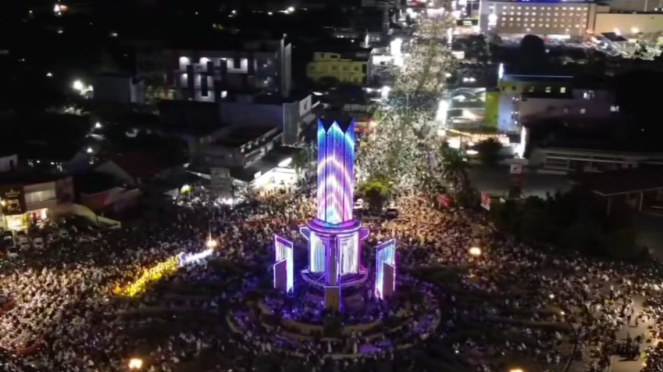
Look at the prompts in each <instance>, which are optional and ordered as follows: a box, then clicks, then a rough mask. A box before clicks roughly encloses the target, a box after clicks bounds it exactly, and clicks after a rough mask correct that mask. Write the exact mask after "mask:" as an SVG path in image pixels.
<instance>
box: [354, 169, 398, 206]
mask: <svg viewBox="0 0 663 372" xmlns="http://www.w3.org/2000/svg"><path fill="white" fill-rule="evenodd" d="M391 187H392V183H391V181H389V179H388V178H387V177H385V176H377V177H373V178H370V179H368V180H367V181H366V182H364V183H362V184H361V185H359V192H360V193H361V195H362V196H363V197H364V198H365V199H366V201H367V202H368V205H369V207H370V209H371V210H375V211H382V209H384V204H385V203H386V201H387V199H389V195H390V194H391Z"/></svg>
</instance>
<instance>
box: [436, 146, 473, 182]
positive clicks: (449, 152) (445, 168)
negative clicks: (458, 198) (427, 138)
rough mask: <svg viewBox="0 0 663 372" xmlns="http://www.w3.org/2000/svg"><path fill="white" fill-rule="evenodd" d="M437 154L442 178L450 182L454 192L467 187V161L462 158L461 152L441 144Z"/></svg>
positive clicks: (468, 180)
mask: <svg viewBox="0 0 663 372" xmlns="http://www.w3.org/2000/svg"><path fill="white" fill-rule="evenodd" d="M439 155H440V156H439V162H440V164H439V166H440V167H441V172H442V174H441V176H442V179H444V180H445V181H446V182H448V183H449V184H451V186H452V187H453V190H454V191H455V192H456V193H459V192H462V191H464V190H467V189H469V187H470V179H469V177H468V176H467V169H468V163H467V161H466V160H465V158H463V155H462V154H461V152H460V151H458V150H456V149H452V148H449V147H446V146H442V147H441V148H440V153H439Z"/></svg>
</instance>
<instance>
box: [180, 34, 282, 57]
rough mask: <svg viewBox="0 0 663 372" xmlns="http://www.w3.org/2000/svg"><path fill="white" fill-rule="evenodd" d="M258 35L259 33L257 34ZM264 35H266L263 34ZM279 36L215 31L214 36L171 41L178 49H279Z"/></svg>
mask: <svg viewBox="0 0 663 372" xmlns="http://www.w3.org/2000/svg"><path fill="white" fill-rule="evenodd" d="M256 36H257V35H256ZM263 36H264V35H263ZM279 41H280V39H279V38H277V37H270V38H265V37H252V36H247V34H246V33H242V34H233V33H221V32H218V33H215V34H214V35H213V37H195V38H189V37H187V38H184V39H181V40H176V41H173V42H172V43H171V46H172V48H174V49H178V50H215V51H243V50H253V51H265V52H271V51H275V50H277V46H278V42H279Z"/></svg>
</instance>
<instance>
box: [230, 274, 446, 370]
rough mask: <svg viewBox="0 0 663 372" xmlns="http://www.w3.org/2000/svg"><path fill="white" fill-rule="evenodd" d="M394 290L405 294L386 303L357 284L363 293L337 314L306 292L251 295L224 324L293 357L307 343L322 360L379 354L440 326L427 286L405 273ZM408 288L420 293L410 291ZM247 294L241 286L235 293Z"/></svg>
mask: <svg viewBox="0 0 663 372" xmlns="http://www.w3.org/2000/svg"><path fill="white" fill-rule="evenodd" d="M365 284H366V283H365ZM398 286H399V287H402V288H403V289H404V291H407V292H405V293H409V294H408V295H405V294H403V295H395V296H392V297H391V298H390V299H389V300H380V299H378V298H376V297H374V296H371V295H370V294H371V291H370V290H365V289H366V287H365V286H364V287H363V288H362V287H361V286H360V288H357V289H358V292H362V289H364V290H365V291H363V292H364V298H363V299H361V300H357V303H356V304H355V306H353V307H350V306H345V307H344V311H342V312H341V311H334V310H330V309H325V308H324V307H323V306H322V303H323V302H322V301H321V299H320V298H315V297H311V296H310V293H309V292H308V291H307V290H305V289H303V290H299V291H295V292H292V293H288V294H285V293H280V292H278V291H272V292H270V293H268V294H265V295H261V294H259V293H257V292H255V291H254V292H253V294H250V295H247V296H246V297H245V298H243V299H242V301H240V302H239V303H238V306H237V307H236V308H235V310H233V311H230V312H229V313H228V314H227V315H226V321H227V322H228V326H229V328H230V329H231V330H232V331H233V332H234V333H236V334H238V335H241V337H242V338H243V339H244V341H245V342H247V343H251V344H253V343H256V342H258V343H261V342H262V343H264V342H268V343H269V345H271V346H270V347H272V348H278V351H281V352H284V353H288V354H289V355H291V356H294V357H304V356H305V355H307V354H308V353H307V352H306V347H307V345H311V344H317V345H323V346H324V349H325V355H326V357H328V358H332V359H355V358H366V357H374V356H375V355H384V354H387V353H390V352H394V351H396V350H404V349H408V348H410V347H412V346H413V345H415V344H417V343H419V342H421V341H422V340H425V338H426V336H425V335H428V334H432V333H434V332H435V330H436V329H437V327H438V325H439V324H440V316H439V314H440V312H439V302H438V300H437V297H436V296H435V289H434V288H433V287H432V286H429V285H428V284H426V283H422V282H420V281H419V280H417V279H415V278H412V277H410V276H407V275H401V277H400V278H399V282H398ZM369 288H370V287H369ZM410 288H419V291H418V292H416V291H415V292H410ZM421 288H428V289H430V291H428V290H424V291H422V290H421ZM250 291H251V288H243V289H241V290H240V293H250ZM413 293H414V294H415V295H412V294H413ZM357 296H358V297H361V294H357ZM257 335H260V336H257ZM396 338H397V339H398V341H397V342H396ZM267 340H268V341H267ZM272 351H275V350H272Z"/></svg>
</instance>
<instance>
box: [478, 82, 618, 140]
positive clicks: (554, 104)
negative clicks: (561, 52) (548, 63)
mask: <svg viewBox="0 0 663 372" xmlns="http://www.w3.org/2000/svg"><path fill="white" fill-rule="evenodd" d="M491 93H492V95H491V99H490V100H487V105H488V101H490V105H493V106H495V105H496V106H497V107H488V106H487V108H486V109H487V110H488V111H490V112H495V111H497V128H498V129H499V130H500V131H504V132H518V131H519V130H520V128H521V127H522V125H523V124H526V122H527V121H533V120H537V119H539V118H543V117H546V118H551V117H552V118H555V117H556V118H561V117H565V118H570V117H574V116H581V117H586V118H590V117H591V118H609V117H610V116H612V115H615V114H616V113H618V112H619V107H618V106H617V105H616V104H615V100H614V95H613V93H612V92H611V91H609V90H607V89H606V88H605V83H604V82H603V81H597V80H593V79H589V78H574V77H573V76H563V75H516V74H501V75H500V79H499V82H498V91H497V92H491ZM493 96H495V97H493ZM491 120H492V119H491Z"/></svg>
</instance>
